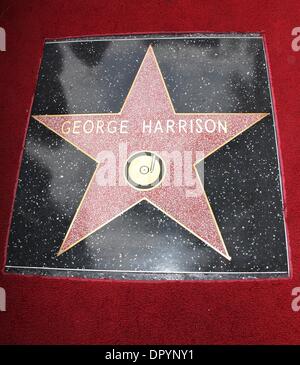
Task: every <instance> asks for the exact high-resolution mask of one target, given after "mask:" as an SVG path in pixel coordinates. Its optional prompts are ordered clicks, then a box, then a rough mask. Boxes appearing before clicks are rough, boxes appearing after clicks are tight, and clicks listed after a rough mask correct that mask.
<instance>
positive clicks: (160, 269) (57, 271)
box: [6, 35, 288, 279]
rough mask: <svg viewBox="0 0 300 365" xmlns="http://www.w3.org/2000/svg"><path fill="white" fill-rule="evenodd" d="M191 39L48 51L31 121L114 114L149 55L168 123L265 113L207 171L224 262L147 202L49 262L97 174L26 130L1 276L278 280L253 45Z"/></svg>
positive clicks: (257, 49)
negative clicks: (165, 94) (168, 106)
mask: <svg viewBox="0 0 300 365" xmlns="http://www.w3.org/2000/svg"><path fill="white" fill-rule="evenodd" d="M199 37H202V38H197V36H196V35H193V36H192V38H191V37H190V36H186V38H185V39H183V36H182V35H181V36H180V37H177V36H176V35H175V36H172V37H171V38H172V39H169V38H170V36H165V37H164V36H159V37H158V36H151V37H149V36H147V37H133V38H131V39H130V38H127V39H126V38H122V39H121V38H120V37H119V38H113V39H112V38H111V39H107V40H106V39H105V38H104V39H101V38H100V39H98V40H97V39H93V40H85V41H82V40H71V42H69V41H67V42H48V43H46V44H45V48H44V55H43V60H42V65H41V69H40V73H39V79H38V85H37V89H36V94H35V99H34V104H33V108H32V113H31V114H32V115H34V114H71V113H97V112H98V113H108V112H118V111H119V110H120V108H121V106H122V104H123V102H124V99H125V97H126V95H127V93H128V90H129V88H130V86H131V84H132V82H133V79H134V76H135V74H136V73H137V70H138V68H139V65H140V63H141V61H142V59H143V57H144V55H145V53H146V50H147V47H148V46H149V45H150V44H152V45H153V48H154V52H155V55H156V57H157V60H158V63H159V65H160V68H161V70H162V73H163V77H164V79H165V82H166V85H167V87H168V90H169V93H170V96H171V98H172V101H173V104H174V107H175V110H176V111H177V112H189V113H191V112H201V113H205V112H224V113H225V112H227V113H229V112H243V113H245V112H269V113H270V116H269V117H267V118H265V119H264V120H263V121H261V122H259V123H257V124H256V125H255V126H253V127H251V128H250V129H249V130H247V131H246V132H244V133H243V134H242V135H240V136H239V137H237V138H235V139H234V140H233V141H231V142H230V143H228V144H227V145H226V146H224V147H222V148H221V149H220V150H218V151H217V152H216V153H214V154H213V155H211V156H209V157H208V158H207V159H206V160H205V171H204V172H205V174H204V184H205V190H206V192H207V195H208V198H209V200H210V202H211V206H212V208H213V210H214V213H215V216H216V219H217V222H218V224H219V227H220V230H221V233H222V236H223V238H224V241H225V243H226V246H227V249H228V252H229V253H230V255H231V257H232V260H231V261H227V260H226V259H225V258H223V257H222V256H221V255H219V254H217V253H216V252H215V251H214V250H212V249H211V248H210V247H208V246H207V245H206V244H204V243H203V242H201V241H200V240H198V239H197V238H195V237H194V236H193V235H192V234H191V233H189V232H188V231H186V230H185V229H183V228H182V227H181V226H179V225H178V224H177V223H175V222H174V221H172V220H171V219H170V218H168V217H166V216H165V215H164V214H163V213H162V212H160V211H159V210H158V209H156V208H155V207H153V206H152V205H151V204H149V203H147V202H141V203H139V204H138V205H136V206H135V207H134V208H132V209H130V210H129V211H127V212H126V213H124V214H123V215H122V216H120V217H118V218H116V219H115V220H114V221H112V222H111V223H110V224H108V225H106V226H105V227H103V228H102V229H100V230H98V231H97V232H95V233H94V234H92V235H91V236H89V237H88V238H87V239H85V240H83V241H82V242H81V243H79V244H78V245H76V246H75V247H74V248H72V249H71V250H69V251H68V252H66V253H64V254H63V255H61V256H59V257H57V256H56V253H57V251H58V248H59V247H60V245H61V242H62V240H63V238H64V236H65V234H66V232H67V230H68V227H69V225H70V223H71V221H72V217H73V216H74V214H75V212H76V209H77V207H78V205H79V202H80V200H81V198H82V196H83V194H84V191H85V189H86V186H87V184H88V182H89V180H90V178H91V176H92V174H93V171H94V169H95V162H94V161H92V160H91V159H89V158H88V157H87V156H85V155H84V154H82V153H81V152H80V151H78V150H76V148H74V147H73V146H72V145H70V144H69V143H68V142H66V141H64V140H63V139H62V138H60V137H59V136H57V135H56V134H55V133H53V132H51V131H50V130H49V129H47V128H46V127H44V126H42V125H41V124H40V123H38V122H36V121H35V120H34V119H33V118H31V120H30V124H29V127H28V132H27V137H26V145H25V152H24V155H23V160H22V165H21V170H20V176H19V183H18V189H17V194H16V199H15V204H14V212H13V218H12V224H11V230H10V236H9V246H8V255H7V266H6V270H7V271H9V272H19V273H34V274H40V275H61V276H81V277H99V278H105V277H111V278H127V279H240V278H249V277H250V278H266V277H267V278H269V277H270V278H271V277H286V276H288V255H287V243H286V236H285V228H284V220H283V213H282V197H281V186H280V173H279V168H278V158H277V147H276V136H275V130H274V120H273V117H272V115H273V110H272V105H271V96H270V88H269V81H268V74H267V67H266V61H265V54H264V49H263V41H262V38H260V37H259V36H258V35H253V36H252V35H247V36H242V35H230V36H225V35H224V36H218V37H219V38H214V36H213V35H211V36H209V35H206V36H205V37H204V38H203V36H201V35H199ZM149 38H152V39H149ZM43 268H44V269H43ZM46 268H47V269H46ZM114 270H115V271H114Z"/></svg>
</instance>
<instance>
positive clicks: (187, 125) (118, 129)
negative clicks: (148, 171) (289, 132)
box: [61, 118, 227, 135]
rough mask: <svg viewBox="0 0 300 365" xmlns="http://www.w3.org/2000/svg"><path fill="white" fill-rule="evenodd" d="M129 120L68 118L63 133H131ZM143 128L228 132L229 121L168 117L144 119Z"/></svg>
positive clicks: (164, 130) (159, 131)
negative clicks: (162, 119) (174, 118)
mask: <svg viewBox="0 0 300 365" xmlns="http://www.w3.org/2000/svg"><path fill="white" fill-rule="evenodd" d="M129 127H130V126H129V121H128V120H110V121H103V120H101V119H99V120H91V119H87V120H74V121H70V120H66V121H65V122H63V123H62V127H61V130H62V133H63V134H65V135H68V134H82V133H83V134H91V133H96V134H104V133H109V134H115V133H120V134H127V133H129V132H130V131H129ZM141 128H142V129H141V130H142V132H143V133H145V134H152V133H153V134H161V133H227V122H226V121H224V120H223V121H222V120H214V119H210V118H209V119H199V118H198V119H190V120H186V119H179V120H178V121H175V120H173V119H167V120H166V121H160V120H155V121H153V120H143V121H142V123H141Z"/></svg>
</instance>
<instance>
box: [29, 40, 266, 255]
mask: <svg viewBox="0 0 300 365" xmlns="http://www.w3.org/2000/svg"><path fill="white" fill-rule="evenodd" d="M266 115H267V114H266V113H240V114H238V113H232V114H231V113H224V114H222V113H220V114H217V113H213V114H208V113H192V114H189V113H176V112H175V110H174V107H173V104H172V102H171V99H170V97H169V94H168V91H167V89H166V86H165V83H164V80H163V77H162V75H161V72H160V69H159V66H158V63H157V61H156V57H155V54H154V51H153V49H152V47H151V46H150V47H149V48H148V50H147V53H146V55H145V58H144V60H143V62H142V64H141V66H140V69H139V71H138V73H137V75H136V78H135V80H134V82H133V85H132V87H131V89H130V91H129V93H128V96H127V98H126V100H125V102H124V105H123V107H122V109H121V111H120V112H119V113H116V114H113V113H107V114H81V115H78V114H77V115H75V114H71V115H38V116H34V118H35V119H36V120H38V121H39V122H40V123H42V124H43V125H45V126H46V127H48V128H49V129H51V130H52V131H54V132H55V133H57V134H58V135H59V136H61V137H62V138H64V139H65V140H67V141H68V142H70V143H72V144H73V145H74V146H75V147H77V148H78V149H80V150H81V151H82V152H84V153H86V154H87V155H88V156H89V157H91V158H93V159H94V160H96V161H97V163H98V165H97V168H96V171H95V173H94V175H93V177H92V179H91V181H90V183H89V185H88V187H87V189H86V192H85V194H84V196H83V198H82V201H81V203H80V205H79V207H78V209H77V212H76V214H75V216H74V218H73V221H72V223H71V225H70V227H69V230H68V232H67V234H66V236H65V238H64V241H63V243H62V245H61V248H60V250H59V254H62V253H64V252H65V251H67V250H69V249H70V248H71V247H73V246H74V245H76V244H77V243H79V242H80V241H82V240H83V239H84V238H86V237H88V236H89V235H90V234H92V233H93V232H95V231H96V230H98V229H99V228H101V227H103V226H104V225H105V224H107V223H108V222H110V221H111V220H113V219H114V218H116V217H117V216H119V215H120V214H122V213H123V212H125V211H126V210H128V209H129V208H131V207H133V206H134V205H136V204H137V203H138V202H140V201H141V200H147V201H149V202H150V203H151V204H153V205H154V206H156V207H157V208H159V209H160V210H162V211H163V212H164V213H165V214H166V215H168V216H169V217H171V218H172V219H174V220H175V221H177V222H178V223H179V224H180V225H182V226H183V227H185V228H186V229H188V230H189V231H190V232H191V233H193V234H194V235H195V236H196V237H198V238H200V239H201V240H202V241H203V242H205V243H206V244H208V245H209V246H210V247H211V248H213V249H214V250H215V251H217V252H218V253H220V254H221V255H223V256H224V257H225V258H227V259H230V256H229V254H228V252H227V249H226V246H225V243H224V241H223V238H222V236H221V233H220V230H219V228H218V224H217V222H216V219H215V217H214V214H213V210H212V208H211V206H210V204H209V201H208V199H207V196H206V194H205V192H204V191H203V193H202V194H200V195H199V194H198V195H196V196H187V194H186V188H185V187H184V186H172V185H171V186H165V185H164V184H161V185H159V186H158V187H156V188H154V189H152V190H149V191H139V190H136V189H134V188H133V187H132V186H130V185H129V184H127V183H125V184H123V186H120V185H122V184H120V183H121V181H118V182H117V184H116V185H114V186H103V184H102V185H101V184H99V181H97V174H98V173H99V171H100V169H101V168H102V162H103V161H100V159H99V156H100V155H99V153H100V152H101V151H104V150H108V151H112V152H113V153H114V155H115V156H116V158H117V160H119V145H120V143H126V144H127V148H128V154H129V155H131V154H132V153H133V152H135V151H167V152H172V151H174V150H176V151H180V152H182V153H183V152H184V151H202V152H203V156H204V158H205V157H207V156H208V155H210V154H212V153H213V152H215V151H216V150H217V149H219V148H220V147H222V146H223V145H224V144H226V143H228V142H229V141H230V140H232V139H233V138H234V137H236V136H238V135H239V134H241V133H242V132H243V131H245V130H246V129H248V128H249V127H251V126H252V125H253V124H255V123H256V122H258V121H260V120H261V119H262V118H264V117H265V116H266ZM196 119H199V120H200V119H201V120H202V121H203V120H207V119H210V120H212V121H213V122H216V123H217V122H218V121H219V120H221V121H223V122H224V123H226V126H227V127H226V128H227V132H226V133H224V131H223V132H222V131H221V132H220V133H218V132H214V133H211V132H208V131H203V132H202V133H190V132H184V131H182V130H179V129H178V128H175V127H174V130H173V131H172V132H170V133H164V132H160V131H157V132H156V133H151V134H147V133H146V134H145V131H143V127H142V123H143V121H144V120H146V121H150V120H151V121H157V120H159V121H161V124H162V126H164V123H166V121H167V120H173V121H174V122H175V124H174V125H175V126H176V125H178V124H180V123H182V122H180V120H186V121H190V120H196ZM122 120H123V121H124V120H126V121H127V122H126V123H125V125H126V129H125V127H124V128H123V130H120V129H119V130H117V131H112V130H111V131H110V132H108V131H107V130H104V129H105V126H106V125H107V124H108V123H109V122H111V121H114V123H113V125H115V126H120V125H121V121H122ZM87 121H89V122H87ZM84 123H85V130H83V129H82V126H83V124H84ZM211 124H213V123H212V122H211ZM126 132H127V133H126ZM195 162H196V161H193V163H195ZM124 168H125V167H124ZM220 168H222V166H220ZM170 171H171V170H170ZM170 171H169V173H171V172H170ZM192 173H193V174H194V176H195V178H196V180H197V183H198V184H199V186H202V185H201V181H200V179H198V177H196V173H195V170H194V169H193V168H192ZM98 180H99V179H98ZM119 180H121V179H119ZM123 182H124V181H123Z"/></svg>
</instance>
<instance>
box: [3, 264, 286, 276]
mask: <svg viewBox="0 0 300 365" xmlns="http://www.w3.org/2000/svg"><path fill="white" fill-rule="evenodd" d="M5 267H6V268H8V269H32V270H60V271H87V272H125V273H146V274H147V273H148V274H152V273H153V274H229V275H231V274H264V275H266V274H288V271H240V272H238V271H229V272H226V271H219V272H217V271H142V270H105V269H102V270H100V269H73V268H72V269H68V268H63V267H61V268H59V267H42V266H41V267H39V266H10V265H6V266H5Z"/></svg>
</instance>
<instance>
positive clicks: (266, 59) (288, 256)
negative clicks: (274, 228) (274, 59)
mask: <svg viewBox="0 0 300 365" xmlns="http://www.w3.org/2000/svg"><path fill="white" fill-rule="evenodd" d="M261 38H262V46H263V52H264V56H265V63H266V70H267V78H268V89H269V96H270V101H271V109H272V120H273V128H274V136H275V144H276V156H277V168H278V173H279V185H280V193H281V210H282V220H283V227H284V236H285V248H286V258H287V266H288V274H289V276H290V273H291V272H290V252H289V245H288V239H287V228H286V222H285V213H284V204H283V185H282V177H281V173H282V172H281V166H280V159H279V154H278V151H279V146H278V136H277V130H276V120H277V116H276V111H275V109H274V104H273V94H272V89H271V79H270V72H269V67H270V65H269V63H268V57H267V54H266V48H265V38H263V37H261Z"/></svg>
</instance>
